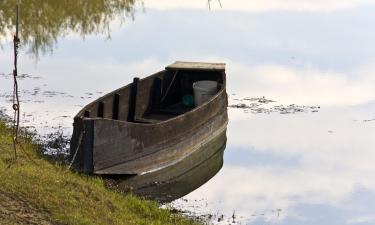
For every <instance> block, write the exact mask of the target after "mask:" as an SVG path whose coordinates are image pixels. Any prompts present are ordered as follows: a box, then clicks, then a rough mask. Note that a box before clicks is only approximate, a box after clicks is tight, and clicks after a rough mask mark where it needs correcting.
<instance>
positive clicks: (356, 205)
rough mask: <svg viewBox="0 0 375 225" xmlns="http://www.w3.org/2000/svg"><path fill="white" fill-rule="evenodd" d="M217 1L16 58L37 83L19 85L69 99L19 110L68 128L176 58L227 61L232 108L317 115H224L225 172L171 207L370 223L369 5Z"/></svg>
mask: <svg viewBox="0 0 375 225" xmlns="http://www.w3.org/2000/svg"><path fill="white" fill-rule="evenodd" d="M262 2H263V3H264V4H261V3H262ZM182 3H183V4H182ZM222 3H223V10H221V11H220V12H216V11H214V10H212V11H208V10H207V5H206V2H205V1H203V2H202V1H200V0H192V1H189V2H187V1H183V2H182V1H175V0H170V1H159V0H149V1H147V2H145V4H146V7H147V8H146V10H147V13H146V14H142V19H138V17H137V20H136V22H135V23H134V24H129V26H124V27H122V28H121V29H119V30H116V32H114V33H112V35H113V36H112V39H111V40H110V41H103V39H102V38H101V37H98V38H90V39H88V40H86V41H85V42H81V41H77V40H73V39H68V38H67V39H64V40H62V41H60V42H59V48H58V49H57V50H55V52H54V55H53V56H52V57H44V58H43V59H42V60H41V61H40V62H39V63H38V67H37V68H36V67H35V65H34V62H33V61H32V60H25V59H23V60H22V62H23V66H22V69H23V70H24V71H25V72H27V73H30V74H32V75H34V76H42V77H43V78H41V79H39V80H34V79H25V80H24V81H23V82H21V86H22V88H23V89H25V90H28V91H30V93H33V90H34V88H35V87H40V93H43V91H53V90H54V91H58V92H64V93H68V94H71V95H73V96H74V98H68V97H63V96H57V97H51V98H50V97H48V98H47V97H44V98H42V97H40V98H34V97H33V96H28V95H27V94H24V95H23V96H22V99H25V100H26V99H27V98H29V99H31V100H32V101H34V100H41V99H42V100H45V102H44V103H37V102H31V103H29V104H28V103H24V104H23V107H24V110H25V112H26V116H28V115H29V114H32V115H33V117H34V118H35V119H33V121H32V122H34V123H35V124H36V125H37V126H44V125H50V124H54V125H56V124H59V123H61V124H64V126H65V127H67V128H69V129H71V121H72V117H73V116H74V115H75V114H76V113H77V112H78V111H79V109H80V108H81V107H82V106H83V105H85V104H87V103H89V102H91V101H92V100H93V99H95V98H96V97H99V96H100V95H102V93H106V92H109V91H111V90H113V89H115V88H118V87H121V86H122V85H123V84H127V83H129V82H130V81H131V79H132V77H133V76H134V75H140V76H141V77H143V76H144V75H146V74H150V73H152V72H153V71H155V70H157V69H159V68H160V67H162V66H164V65H166V64H168V63H169V62H171V61H174V60H177V59H181V60H202V61H203V60H206V61H225V62H227V65H228V68H227V74H228V87H227V88H228V92H229V94H230V96H231V98H230V99H229V101H230V104H237V102H236V101H235V99H244V98H247V97H250V98H252V97H262V96H265V98H266V99H270V100H275V101H276V102H275V104H280V105H281V104H283V105H290V104H298V105H302V106H321V108H320V109H319V112H311V111H309V112H302V113H296V114H280V113H278V112H271V113H270V114H264V113H258V114H253V113H252V112H250V111H249V113H244V110H243V109H235V108H231V109H229V121H230V123H229V125H228V131H227V135H228V143H227V147H226V150H225V156H224V157H225V158H224V160H225V164H224V165H223V168H222V169H221V170H220V171H219V173H218V174H216V175H215V176H214V177H213V178H212V179H210V180H209V181H208V182H207V183H205V184H204V185H202V186H201V187H200V188H198V189H196V190H195V191H193V192H191V193H190V194H188V195H186V196H185V197H183V200H182V199H180V200H176V201H174V202H173V203H172V204H173V205H175V206H177V207H179V206H180V207H179V209H182V210H189V211H191V212H193V213H196V214H197V215H204V214H217V213H218V212H219V213H218V214H219V215H220V216H219V217H220V218H221V214H223V215H224V220H221V222H218V219H216V220H214V221H213V222H215V223H218V224H228V223H229V222H227V221H230V222H231V221H232V220H231V217H232V215H233V212H234V211H235V215H236V218H237V219H236V222H237V223H238V224H253V225H260V224H261V225H264V224H267V225H269V224H287V225H293V224H296V225H301V224H304V225H310V224H311V225H316V224H330V225H343V224H369V225H371V224H375V217H374V215H375V204H374V202H375V182H374V181H373V180H374V179H372V177H373V174H374V173H375V164H374V163H373V162H374V160H375V155H374V149H375V141H374V133H375V121H374V118H375V114H374V112H375V89H374V87H375V79H374V76H373V74H374V73H375V72H374V71H375V67H374V65H375V64H374V55H375V47H374V46H375V43H374V40H375V38H374V37H375V32H374V29H372V26H373V24H372V21H374V20H375V14H374V13H373V12H374V10H375V7H374V3H373V2H370V1H366V0H363V1H361V0H358V1H357V0H349V1H330V2H327V1H324V0H319V1H318V0H303V1H300V0H297V1H294V0H290V1H289V0H288V1H286V2H284V1H283V2H280V1H277V0H270V1H267V3H269V4H266V2H265V1H261V0H259V1H258V0H257V1H248V0H238V1H228V0H227V1H224V0H222ZM257 3H259V4H257ZM213 5H214V6H215V7H216V8H218V6H217V5H216V3H215V4H213ZM301 5H302V6H304V7H300V6H301ZM253 6H254V7H253ZM343 8H345V10H342V9H343ZM202 9H204V10H202ZM306 11H309V13H305V12H306ZM254 12H255V13H254ZM264 12H266V13H264ZM301 12H303V13H301ZM160 24H163V25H165V26H163V32H159V31H160ZM182 24H183V26H182ZM171 34H173V35H171ZM150 37H152V38H150ZM218 37H220V38H218ZM118 46H121V48H119V47H118ZM135 46H136V47H135ZM124 49H126V50H127V51H124ZM73 52H74V54H75V55H74V57H72V53H73ZM11 54H12V52H11V51H5V52H4V53H3V54H0V70H1V71H0V79H1V81H0V89H1V90H6V91H8V92H9V93H11V90H10V87H12V86H11V82H10V81H11V80H8V79H4V76H1V74H3V75H4V74H5V75H6V74H8V73H11V66H10V65H11V63H12V62H11V59H10V58H11V57H9V56H10V55H11ZM8 65H9V66H8ZM72 81H75V82H73V83H72ZM87 81H91V82H90V83H88V84H87V85H82V84H84V83H86V82H87ZM44 84H46V85H48V86H44ZM97 92H102V93H97ZM86 93H89V94H90V95H88V94H86ZM89 97H90V98H89ZM0 98H1V99H0V100H1V101H2V105H4V106H8V103H4V101H3V100H4V98H2V97H1V96H0ZM9 106H10V105H9ZM9 110H11V107H9ZM47 111H48V112H47ZM62 115H66V116H69V117H67V118H61V117H59V116H62ZM26 118H29V117H26ZM39 123H43V124H41V125H40V124H39ZM202 199H203V200H202ZM185 200H187V202H186V201H185ZM277 209H281V211H280V213H279V215H278V213H277V212H278V211H277ZM241 217H242V218H241Z"/></svg>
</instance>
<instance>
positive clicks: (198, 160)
mask: <svg viewBox="0 0 375 225" xmlns="http://www.w3.org/2000/svg"><path fill="white" fill-rule="evenodd" d="M226 141H227V137H226V130H224V131H223V132H222V133H220V134H218V135H217V136H216V137H215V138H213V139H212V140H211V141H210V142H208V143H205V144H204V145H202V146H201V147H200V148H199V149H198V150H196V151H195V152H194V153H193V154H191V155H190V156H188V157H187V158H185V159H184V160H182V161H180V162H178V163H176V164H174V165H172V166H170V167H167V168H164V169H161V170H158V171H155V172H151V173H147V174H143V175H138V176H130V177H129V176H128V177H121V176H112V177H111V176H107V177H106V178H108V180H107V181H106V183H107V186H108V187H111V188H115V189H119V190H122V191H131V192H133V193H135V194H137V195H139V196H143V197H145V198H147V199H152V200H156V201H158V202H162V203H165V202H171V201H173V200H175V199H178V198H181V197H183V196H185V195H187V194H189V193H190V192H192V191H194V190H195V189H197V188H199V187H200V186H202V185H203V184H204V183H206V182H207V181H208V180H210V179H211V178H212V177H214V176H215V175H216V174H217V173H218V172H219V170H220V169H221V168H222V166H223V156H224V150H225V147H226Z"/></svg>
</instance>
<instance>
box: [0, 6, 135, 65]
mask: <svg viewBox="0 0 375 225" xmlns="http://www.w3.org/2000/svg"><path fill="white" fill-rule="evenodd" d="M17 3H18V4H19V6H20V35H21V40H22V41H21V43H22V44H23V45H27V46H29V47H28V48H29V49H28V51H29V53H31V54H32V55H33V56H34V57H35V58H38V56H39V55H40V54H41V53H42V54H44V53H46V52H49V51H52V49H53V47H54V46H55V45H56V44H57V39H58V38H60V37H64V36H66V35H68V34H69V32H74V33H77V34H79V35H80V36H82V37H83V38H84V37H85V36H87V35H90V34H104V35H106V36H107V37H110V23H111V22H112V21H113V20H114V19H117V18H119V19H120V20H121V22H123V21H124V20H125V18H129V17H131V18H133V15H134V11H135V9H134V4H135V3H136V0H90V1H86V0H59V1H55V0H33V1H18V0H5V1H0V37H8V38H11V34H12V33H13V32H12V31H13V29H14V27H15V22H16V21H15V6H16V4H17Z"/></svg>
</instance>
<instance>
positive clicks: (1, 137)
mask: <svg viewBox="0 0 375 225" xmlns="http://www.w3.org/2000/svg"><path fill="white" fill-rule="evenodd" d="M20 143H21V145H22V146H23V149H24V151H21V150H19V156H18V159H17V160H16V161H14V160H13V158H14V156H13V149H12V139H11V131H10V130H9V129H8V128H7V127H6V126H5V125H4V123H2V122H0V224H194V222H193V221H190V220H188V219H185V218H183V217H181V216H180V215H178V214H173V213H171V212H170V211H168V210H163V209H159V208H158V206H157V204H156V203H154V202H150V201H144V200H140V199H139V198H137V197H134V196H132V195H130V194H128V195H125V194H121V193H116V192H114V191H110V190H107V189H106V188H105V187H104V184H103V181H102V180H101V179H99V178H94V177H88V176H84V175H80V174H76V173H73V172H71V171H67V170H66V167H65V166H62V165H58V164H54V163H51V162H49V161H47V160H46V159H43V158H42V157H40V156H38V154H37V147H36V145H35V144H33V143H32V142H31V141H30V140H25V139H21V140H20ZM27 155H28V156H29V157H27Z"/></svg>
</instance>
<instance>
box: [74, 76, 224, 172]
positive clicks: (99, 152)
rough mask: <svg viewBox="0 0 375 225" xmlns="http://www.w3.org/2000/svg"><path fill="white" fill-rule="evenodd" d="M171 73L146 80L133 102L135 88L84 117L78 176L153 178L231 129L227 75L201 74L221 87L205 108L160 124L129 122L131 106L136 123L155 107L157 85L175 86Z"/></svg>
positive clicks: (78, 126) (90, 108) (77, 139)
mask: <svg viewBox="0 0 375 225" xmlns="http://www.w3.org/2000/svg"><path fill="white" fill-rule="evenodd" d="M169 72H170V71H168V70H165V71H161V72H158V73H156V74H154V75H152V76H149V77H147V78H144V79H142V80H140V81H139V84H138V90H137V96H136V97H134V98H133V99H132V94H131V90H132V87H131V85H128V86H125V87H123V88H120V89H118V90H115V91H113V92H111V93H109V94H107V95H105V96H103V97H102V98H100V99H98V100H96V101H94V102H93V103H91V104H89V105H87V106H86V107H85V108H84V109H83V110H82V111H81V112H80V113H78V115H77V116H76V117H75V119H74V124H73V127H74V130H73V136H72V140H71V157H72V159H73V160H74V165H75V168H76V169H77V170H78V171H81V172H85V173H91V174H119V175H121V174H145V173H151V172H154V171H157V170H161V169H163V168H165V167H169V166H172V165H174V164H176V163H178V162H180V161H183V160H184V159H185V158H187V157H188V156H190V155H192V154H194V152H196V151H198V150H199V149H200V147H201V146H202V145H204V144H206V143H209V142H210V141H211V140H212V138H213V137H215V136H217V134H219V133H222V132H223V131H224V130H225V129H226V125H227V122H228V116H227V104H228V103H227V94H226V88H225V72H224V71H209V72H201V74H199V76H202V77H207V78H211V77H212V76H217V77H218V79H219V80H220V82H221V86H220V90H219V91H218V93H217V94H216V95H215V96H214V97H213V98H212V99H210V100H209V101H208V102H206V103H204V104H203V105H200V106H199V107H196V108H193V109H191V110H189V111H187V112H186V113H183V114H181V115H178V116H174V117H172V118H170V119H165V120H163V121H160V122H156V123H154V122H153V123H139V122H138V123H137V122H134V121H130V122H129V121H126V117H127V115H129V111H131V109H129V107H128V106H127V105H128V104H127V103H128V102H132V101H136V102H137V104H136V108H135V110H134V112H133V114H134V115H133V117H134V118H141V117H142V116H144V115H145V112H146V111H147V109H148V107H149V106H150V104H151V99H152V97H153V96H151V95H152V94H151V91H150V90H152V85H153V83H154V82H155V79H158V78H163V79H164V80H167V81H168V79H169V80H171V78H169V77H168V76H167V75H168V73H169ZM188 72H190V71H188ZM189 76H190V75H189ZM199 76H198V75H196V78H194V79H197V77H198V78H199ZM188 78H190V77H188ZM150 96H151V97H150ZM123 102H124V103H126V104H121V103H123ZM86 114H87V115H90V116H87V115H86ZM93 114H94V115H93ZM114 118H115V119H114Z"/></svg>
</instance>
